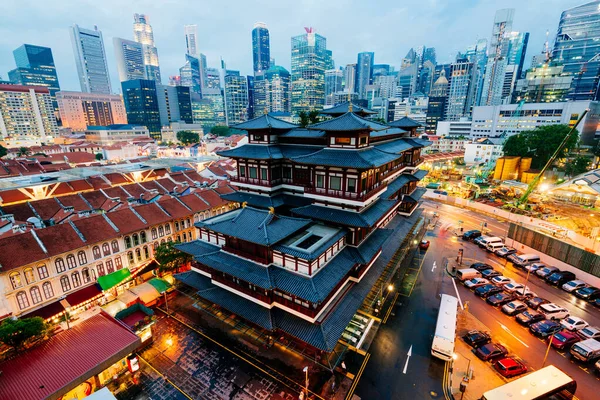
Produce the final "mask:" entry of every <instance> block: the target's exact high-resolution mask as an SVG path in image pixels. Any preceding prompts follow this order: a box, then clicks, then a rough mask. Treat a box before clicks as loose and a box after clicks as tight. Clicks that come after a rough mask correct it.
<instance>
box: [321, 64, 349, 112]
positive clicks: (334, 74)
mask: <svg viewBox="0 0 600 400" xmlns="http://www.w3.org/2000/svg"><path fill="white" fill-rule="evenodd" d="M343 79H344V72H343V71H342V70H340V69H329V70H327V71H325V105H326V106H333V105H335V102H334V101H335V94H336V93H338V92H341V91H342V90H343V88H344V86H343Z"/></svg>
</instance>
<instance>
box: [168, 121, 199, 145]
mask: <svg viewBox="0 0 600 400" xmlns="http://www.w3.org/2000/svg"><path fill="white" fill-rule="evenodd" d="M179 131H190V132H194V133H197V134H198V136H199V139H200V140H201V139H202V138H203V137H204V129H203V128H202V124H186V123H185V122H181V121H178V122H171V123H170V124H169V125H165V126H163V127H162V129H161V131H160V134H161V138H162V141H163V142H170V143H175V144H177V143H179V140H178V139H177V132H179Z"/></svg>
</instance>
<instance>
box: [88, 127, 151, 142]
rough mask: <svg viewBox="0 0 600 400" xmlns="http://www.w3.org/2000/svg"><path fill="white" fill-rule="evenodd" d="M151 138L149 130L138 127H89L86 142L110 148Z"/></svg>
mask: <svg viewBox="0 0 600 400" xmlns="http://www.w3.org/2000/svg"><path fill="white" fill-rule="evenodd" d="M149 138H150V132H149V131H148V128H146V127H145V126H138V125H128V124H119V125H108V126H88V127H87V129H86V131H85V140H87V141H88V142H92V143H98V144H101V145H109V146H111V145H113V144H115V143H122V142H134V141H137V140H140V139H149Z"/></svg>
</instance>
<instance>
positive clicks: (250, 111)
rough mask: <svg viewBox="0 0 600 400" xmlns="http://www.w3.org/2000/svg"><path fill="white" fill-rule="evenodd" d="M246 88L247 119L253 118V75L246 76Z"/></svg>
mask: <svg viewBox="0 0 600 400" xmlns="http://www.w3.org/2000/svg"><path fill="white" fill-rule="evenodd" d="M246 84H247V86H248V119H252V118H254V75H246Z"/></svg>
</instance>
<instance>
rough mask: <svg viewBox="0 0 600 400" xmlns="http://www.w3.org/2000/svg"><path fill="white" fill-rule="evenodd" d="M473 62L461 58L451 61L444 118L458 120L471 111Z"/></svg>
mask: <svg viewBox="0 0 600 400" xmlns="http://www.w3.org/2000/svg"><path fill="white" fill-rule="evenodd" d="M473 68H474V66H473V63H472V62H470V61H469V60H468V59H466V58H461V59H458V60H456V62H454V63H452V69H451V71H452V72H451V75H450V84H449V88H448V100H447V103H446V115H445V119H447V120H450V121H458V120H459V119H461V118H462V117H465V116H468V115H470V113H471V110H470V105H471V99H472V95H473V92H472V89H473V87H472V83H473Z"/></svg>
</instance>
